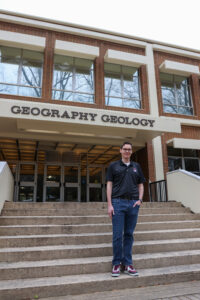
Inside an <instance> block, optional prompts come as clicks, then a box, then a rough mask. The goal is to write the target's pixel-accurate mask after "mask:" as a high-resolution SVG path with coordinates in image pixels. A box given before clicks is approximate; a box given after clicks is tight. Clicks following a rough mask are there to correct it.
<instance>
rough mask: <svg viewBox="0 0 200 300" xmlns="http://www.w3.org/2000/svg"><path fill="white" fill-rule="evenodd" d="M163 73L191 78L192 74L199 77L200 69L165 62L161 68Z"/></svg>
mask: <svg viewBox="0 0 200 300" xmlns="http://www.w3.org/2000/svg"><path fill="white" fill-rule="evenodd" d="M159 69H160V71H161V72H163V73H169V74H174V75H182V76H190V75H192V74H197V75H199V74H200V73H199V67H198V66H194V65H190V64H183V63H179V62H175V61H170V60H165V61H164V62H163V63H162V64H161V65H160V67H159Z"/></svg>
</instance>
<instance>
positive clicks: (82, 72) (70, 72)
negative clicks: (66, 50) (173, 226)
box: [52, 55, 94, 103]
mask: <svg viewBox="0 0 200 300" xmlns="http://www.w3.org/2000/svg"><path fill="white" fill-rule="evenodd" d="M52 98H53V99H55V100H65V101H75V102H85V103H94V71H93V61H92V60H88V59H82V58H74V57H68V56H62V55H55V56H54V73H53V89H52Z"/></svg>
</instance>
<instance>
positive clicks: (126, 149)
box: [120, 144, 132, 160]
mask: <svg viewBox="0 0 200 300" xmlns="http://www.w3.org/2000/svg"><path fill="white" fill-rule="evenodd" d="M120 153H121V156H122V159H125V160H128V159H130V157H131V154H132V147H131V145H129V144H125V145H124V146H123V147H122V149H121V148H120Z"/></svg>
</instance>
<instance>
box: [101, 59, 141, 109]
mask: <svg viewBox="0 0 200 300" xmlns="http://www.w3.org/2000/svg"><path fill="white" fill-rule="evenodd" d="M106 64H107V65H117V66H119V67H120V73H118V74H119V80H120V93H121V95H120V96H108V95H107V94H106V89H105V80H106V71H105V65H106ZM125 67H131V66H126V65H122V64H116V63H110V62H104V103H105V106H106V107H109V106H111V107H117V108H127V109H136V110H142V109H143V107H142V106H143V102H142V88H141V72H140V68H136V67H133V68H135V69H137V74H138V75H137V76H134V75H133V78H134V77H135V78H137V81H138V84H137V85H138V94H139V98H138V99H136V98H135V99H134V98H125V97H124V82H125V80H124V73H123V68H125ZM116 74H117V73H116ZM107 78H108V79H112V78H111V77H107ZM132 82H133V81H132ZM108 97H109V98H111V99H120V100H121V101H122V105H121V106H118V105H111V104H107V103H106V98H108ZM125 101H133V102H136V103H137V102H139V103H140V108H137V107H128V106H125V105H124V103H125Z"/></svg>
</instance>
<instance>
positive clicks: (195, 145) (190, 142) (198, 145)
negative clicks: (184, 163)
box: [167, 138, 200, 150]
mask: <svg viewBox="0 0 200 300" xmlns="http://www.w3.org/2000/svg"><path fill="white" fill-rule="evenodd" d="M167 145H168V146H172V147H173V148H181V149H195V150H200V140H194V139H181V138H174V139H171V140H169V141H167Z"/></svg>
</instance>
